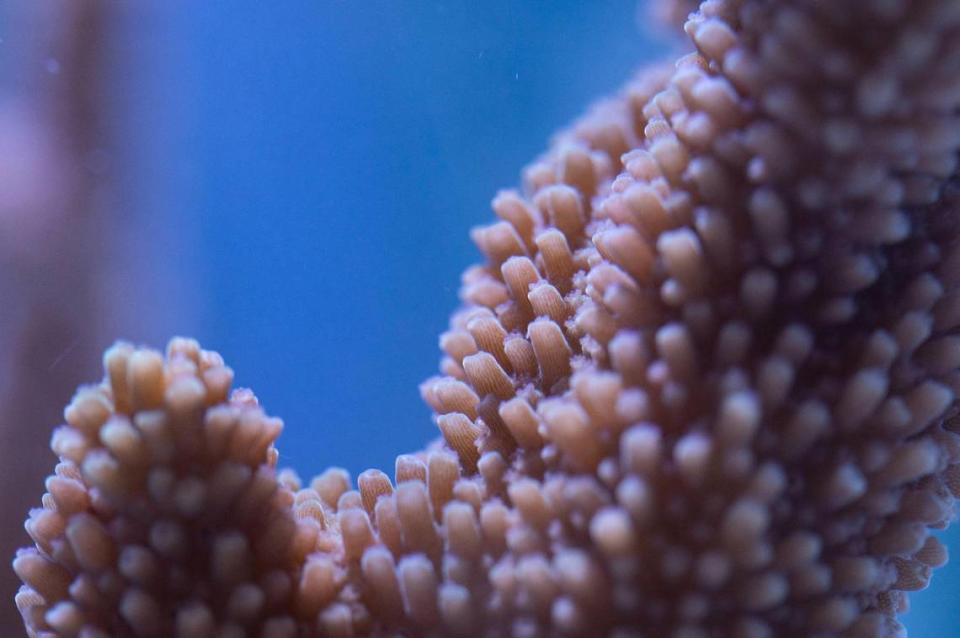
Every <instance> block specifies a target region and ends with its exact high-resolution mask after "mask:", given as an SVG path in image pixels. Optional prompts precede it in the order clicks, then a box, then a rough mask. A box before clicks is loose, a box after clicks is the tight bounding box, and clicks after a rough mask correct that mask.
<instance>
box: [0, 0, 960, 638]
mask: <svg viewBox="0 0 960 638" xmlns="http://www.w3.org/2000/svg"><path fill="white" fill-rule="evenodd" d="M854 7H855V9H856V10H855V11H854V10H853V9H854ZM685 31H686V33H687V34H688V35H689V37H690V39H691V41H692V43H693V44H694V46H695V49H696V50H695V52H693V53H691V54H689V55H688V56H686V57H684V58H682V59H681V60H679V61H678V62H677V64H676V65H674V66H673V67H669V68H667V67H664V68H656V69H653V70H650V71H646V72H644V73H641V74H640V76H639V77H638V79H636V80H635V81H634V82H632V83H631V84H629V85H628V87H627V88H626V89H625V90H624V92H623V93H622V95H621V96H619V97H618V98H615V99H613V100H609V101H606V102H603V103H600V104H599V105H598V106H597V107H595V109H594V110H593V111H592V112H591V113H589V114H588V115H587V116H586V117H584V118H583V119H582V120H581V121H580V122H577V123H576V124H575V125H574V126H573V127H572V128H571V129H570V130H568V131H566V132H563V133H561V134H560V135H559V136H558V137H557V139H556V140H555V143H554V145H553V146H552V148H551V149H550V150H549V151H548V152H547V154H545V155H544V156H543V157H542V158H540V159H539V160H537V161H536V162H535V163H534V164H533V165H531V166H530V167H528V168H527V169H526V171H525V173H524V182H525V189H524V190H525V193H526V194H525V195H521V194H519V193H516V192H513V191H509V192H503V193H500V194H499V195H498V196H497V197H496V199H495V200H494V204H493V207H494V211H495V212H496V214H497V215H498V217H499V218H500V221H499V222H497V223H495V224H493V225H492V226H489V227H486V228H482V229H478V230H476V231H474V234H473V237H474V240H475V242H476V243H477V245H478V246H479V248H480V250H481V251H482V252H483V254H484V255H485V257H486V262H485V264H483V265H482V266H476V267H474V268H472V269H470V270H468V271H467V273H466V274H465V275H464V278H463V288H462V297H463V300H464V307H463V309H461V310H460V311H459V312H457V313H456V314H455V315H454V317H453V319H452V321H451V328H450V330H449V331H448V332H447V333H445V334H444V335H443V336H442V337H441V346H442V349H443V351H444V353H445V356H444V359H443V363H442V372H443V376H439V377H436V378H434V379H430V380H428V381H427V382H426V383H424V385H423V386H422V393H423V396H424V398H425V400H426V401H427V402H428V403H429V404H430V405H431V406H432V407H433V408H434V410H435V412H436V413H437V417H436V420H437V425H438V427H439V429H440V432H441V434H442V439H440V440H438V441H437V442H435V443H434V444H432V445H431V446H429V447H428V449H427V450H426V451H424V452H420V453H417V454H413V455H403V456H400V457H398V458H397V466H396V474H395V477H394V481H393V482H391V481H390V479H389V478H388V477H387V476H386V475H385V474H383V473H382V472H379V471H376V470H370V471H367V472H364V473H363V474H362V475H361V476H360V477H358V481H357V487H356V488H353V487H352V485H351V482H350V480H349V477H348V476H347V475H346V474H345V472H343V471H342V470H336V469H334V470H328V471H327V472H326V473H324V474H322V475H321V476H320V477H318V478H316V479H314V480H313V481H312V482H311V483H310V485H309V487H305V486H302V485H301V484H300V482H299V480H298V479H296V477H295V476H293V475H292V474H290V473H286V472H280V473H276V472H275V471H274V469H273V468H274V464H275V462H276V452H275V451H274V449H273V447H272V445H273V441H274V439H275V438H276V436H277V434H278V433H279V430H280V423H279V422H278V421H276V420H274V419H270V418H268V417H266V416H264V415H263V413H262V411H261V410H260V408H259V407H257V405H256V402H255V400H254V399H253V397H252V395H251V394H250V393H249V392H247V391H235V392H234V393H233V395H231V397H230V398H228V393H229V385H230V376H231V375H230V373H229V371H228V369H227V368H225V367H224V366H223V363H222V361H221V360H220V359H219V357H218V356H216V355H215V354H212V353H208V352H204V351H202V350H200V348H199V346H198V345H197V344H195V343H194V342H191V341H188V340H175V341H174V342H172V343H171V345H170V347H169V348H168V353H167V357H166V359H164V358H163V357H161V355H160V354H159V353H155V352H151V351H148V350H135V349H133V348H132V347H130V346H127V345H118V346H116V347H114V349H112V350H110V351H109V352H108V353H107V355H106V358H105V368H106V371H107V376H106V379H105V381H104V382H103V383H102V384H101V385H99V386H96V387H92V388H86V389H83V390H81V391H80V393H79V394H78V395H77V397H76V398H75V399H74V401H73V402H72V403H71V406H70V407H68V409H67V412H66V419H67V422H68V425H67V426H64V427H63V428H61V429H60V430H58V431H57V433H56V434H55V435H54V438H53V449H54V451H55V452H56V453H57V454H58V456H59V457H60V458H61V463H60V465H59V466H58V468H57V471H56V473H55V475H54V476H53V477H51V478H50V480H49V481H48V484H47V494H45V495H44V498H43V505H44V506H43V508H41V509H38V510H35V511H34V512H33V513H32V514H31V518H30V520H29V521H28V523H27V527H28V531H30V533H31V535H32V536H33V538H34V540H35V542H36V547H35V548H33V549H29V550H24V551H23V552H22V553H21V554H20V555H19V556H18V557H17V559H16V561H15V569H16V570H17V572H18V574H20V576H21V577H22V578H23V580H24V582H25V583H26V586H25V587H24V589H23V590H21V593H20V595H19V596H18V604H19V606H20V608H21V610H22V612H23V614H24V618H25V620H26V624H27V627H28V629H29V630H30V631H31V632H33V633H35V634H37V635H42V634H52V635H85V636H95V635H127V634H133V635H150V634H151V633H153V634H158V635H172V634H173V635H180V636H191V637H192V636H208V635H225V636H227V635H229V636H232V635H237V636H240V635H264V636H295V635H332V636H349V635H464V636H471V635H485V636H497V635H513V636H554V635H561V636H562V635H571V636H572V635H613V636H657V637H660V636H673V637H684V638H698V637H701V636H703V637H707V636H728V635H729V636H743V637H751V638H753V637H756V638H761V637H766V636H812V635H816V636H849V637H861V636H864V637H866V636H898V635H902V633H903V628H902V626H901V625H900V624H899V623H898V622H897V620H896V614H897V613H898V612H899V611H901V610H902V608H903V606H904V604H905V600H906V598H905V593H904V592H906V591H910V590H914V589H917V588H920V587H923V586H925V585H926V584H927V582H928V580H929V577H930V572H931V570H932V569H933V568H935V567H937V566H939V565H941V564H942V563H943V562H944V561H945V560H946V550H945V548H944V547H943V546H942V545H940V543H939V542H938V541H937V540H936V539H935V538H933V537H931V536H929V534H928V529H929V528H931V527H934V528H937V527H943V526H945V525H946V524H947V523H948V522H949V520H950V518H951V517H952V514H953V505H954V500H955V497H956V496H957V494H958V493H960V466H958V465H957V462H958V461H960V437H958V435H957V433H956V431H955V430H956V429H957V420H956V392H957V390H958V387H960V376H958V368H960V340H958V339H957V337H956V334H955V333H956V332H957V327H958V325H960V288H958V284H960V243H958V225H960V208H958V206H960V202H958V201H957V197H958V196H957V190H956V186H955V175H956V172H957V166H956V162H957V151H958V148H960V135H958V131H960V126H957V124H958V122H957V112H958V107H960V83H958V80H960V68H958V59H960V58H958V51H960V3H954V2H940V1H935V0H927V1H923V0H918V1H916V2H911V3H906V2H896V1H894V2H890V1H888V0H868V1H865V2H858V3H856V4H855V5H854V4H853V3H852V2H836V3H814V2H806V1H802V0H795V1H784V2H777V3H773V2H765V1H762V0H708V1H706V2H704V3H703V4H701V6H700V9H699V11H698V12H697V13H695V14H693V15H692V16H691V17H690V19H689V20H688V21H687V22H686V25H685Z"/></svg>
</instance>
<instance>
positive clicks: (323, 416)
mask: <svg viewBox="0 0 960 638" xmlns="http://www.w3.org/2000/svg"><path fill="white" fill-rule="evenodd" d="M644 15H645V14H644V13H643V11H642V10H641V11H639V12H638V8H637V4H636V1H635V0H616V1H613V0H611V1H605V2H571V1H554V2H549V3H547V2H525V3H519V2H508V1H506V0H491V1H487V2H482V3H480V2H425V1H411V2H399V1H397V2H385V1H367V2H363V3H357V2H330V1H326V0H309V1H308V0H300V1H293V0H291V1H285V2H254V1H247V0H245V1H234V2H226V1H223V0H210V1H207V2H196V3H186V2H171V3H164V4H160V3H147V2H144V3H142V4H137V3H133V6H131V7H127V8H125V9H123V10H122V12H121V15H120V17H119V18H118V19H120V20H122V21H123V23H124V24H123V29H124V32H125V33H126V35H125V36H124V38H123V39H122V40H121V41H120V42H118V43H117V44H116V46H117V47H118V54H119V55H118V56H117V58H116V59H117V62H116V66H117V68H116V73H117V77H118V81H120V82H121V83H122V86H123V91H122V97H121V103H120V104H118V108H117V109H116V113H117V117H118V118H120V120H119V124H120V127H121V130H123V131H125V133H124V134H123V135H121V136H120V137H121V139H120V140H119V147H118V151H117V161H118V162H121V163H122V164H123V167H124V169H123V171H122V172H123V174H124V175H125V178H124V181H123V182H122V183H121V184H120V187H119V190H118V198H119V202H120V204H121V205H122V207H123V208H124V211H125V212H124V215H125V216H126V221H125V222H124V227H123V229H122V231H121V232H122V236H123V241H121V242H119V243H120V244H121V245H119V246H117V247H116V250H117V252H118V254H119V256H120V258H121V259H122V260H126V263H128V264H129V268H121V269H119V270H118V271H117V272H115V273H114V274H113V275H112V276H113V277H114V279H115V281H114V282H113V286H114V290H115V292H116V294H115V296H114V298H115V300H116V304H117V305H118V306H120V307H122V308H124V309H126V312H119V313H118V314H117V316H116V317H107V318H105V319H104V321H105V322H107V323H109V324H110V326H109V330H110V332H111V333H112V334H117V335H121V336H124V337H125V338H128V339H132V340H135V341H141V342H147V343H150V344H153V345H157V346H159V345H162V344H163V343H165V341H166V339H167V338H168V337H169V336H170V335H171V334H188V335H195V336H197V337H198V338H199V339H200V340H201V342H202V343H203V344H204V345H205V346H206V347H208V348H213V349H216V350H218V351H220V352H221V353H222V354H223V355H224V357H225V358H226V360H227V361H228V362H229V364H230V365H231V366H232V367H233V368H234V369H235V371H236V373H237V382H238V383H239V384H240V385H244V386H249V387H252V388H254V389H255V391H256V393H257V395H258V396H259V398H260V400H261V402H262V403H263V404H264V405H265V407H266V409H267V410H268V411H269V412H270V413H272V414H276V415H278V416H281V417H283V419H284V420H285V423H286V430H285V432H284V434H283V436H282V438H281V440H280V444H279V448H280V451H281V455H282V456H281V463H282V464H283V465H287V466H292V467H294V468H295V469H297V470H298V471H299V472H300V473H301V475H302V476H304V477H309V476H311V475H313V474H315V473H317V472H319V471H320V470H322V469H323V468H325V467H327V466H329V465H341V466H344V467H346V468H347V469H349V470H350V471H351V473H352V474H353V475H354V476H356V475H357V473H359V472H360V471H361V470H363V469H365V468H367V467H378V468H381V469H384V470H385V471H387V472H388V473H389V474H392V464H393V459H394V457H395V455H396V454H397V453H399V452H403V451H408V450H412V449H416V448H418V447H419V446H421V445H422V444H423V443H424V442H425V441H426V440H428V439H430V438H432V437H433V436H434V434H435V430H434V426H433V424H432V423H431V420H430V415H429V411H428V410H427V409H426V408H425V407H424V405H423V404H422V402H421V400H420V397H419V394H418V390H417V386H418V384H419V383H420V382H421V381H422V380H424V379H425V378H427V377H428V376H430V375H432V374H434V373H435V371H436V369H437V363H438V361H439V350H438V347H437V337H438V335H439V334H440V332H442V331H443V330H444V329H445V327H446V325H447V319H448V316H449V314H450V312H451V311H452V310H453V309H454V308H455V307H456V306H457V304H458V300H457V288H458V281H459V280H458V277H459V274H460V272H461V271H462V270H463V269H464V268H465V267H466V266H468V265H469V264H470V263H472V262H474V261H476V260H477V259H478V258H479V256H478V254H477V252H476V250H475V249H474V248H473V246H472V245H471V243H470V241H469V238H468V230H469V228H470V227H471V226H474V225H477V224H480V223H484V222H486V221H488V220H490V219H491V217H492V213H491V212H490V210H489V201H490V199H491V198H492V196H493V195H494V193H495V192H496V191H497V189H499V188H503V187H510V186H514V185H516V184H517V183H518V176H519V171H520V169H521V168H522V167H523V166H524V165H525V164H526V163H527V162H529V161H530V160H531V159H533V158H534V157H535V156H536V155H537V154H538V153H539V152H541V150H543V149H544V148H545V145H546V142H547V139H548V138H549V136H550V134H551V133H552V132H554V131H555V130H556V129H558V128H559V127H561V126H563V125H565V124H566V123H568V122H569V121H571V120H572V119H573V118H574V117H576V116H577V115H578V114H580V113H581V112H582V111H583V110H584V108H585V107H586V106H587V105H588V104H589V103H590V101H591V100H592V99H594V98H595V97H597V96H600V95H603V94H606V93H609V92H611V91H614V90H615V89H616V88H617V87H618V85H619V84H620V83H622V82H623V81H624V80H625V79H626V78H627V77H628V76H629V74H630V73H631V71H632V70H633V69H634V68H635V67H636V66H637V65H638V63H641V62H643V61H645V60H650V59H652V58H654V57H657V56H659V55H669V50H668V48H667V47H669V46H670V45H669V44H667V43H668V42H669V40H668V39H667V38H664V37H662V36H660V37H659V38H658V37H657V36H655V35H654V34H653V32H652V31H650V30H648V29H650V27H648V26H646V25H644V24H642V23H643V22H644V20H642V19H638V16H639V18H642V17H643V16H644ZM654 28H655V27H654ZM949 536H951V537H952V545H953V547H954V548H955V549H958V550H960V534H958V533H957V532H951V533H950V534H949ZM934 583H935V586H934V587H933V588H932V590H930V591H928V592H923V593H919V594H915V595H913V596H912V601H913V609H914V610H913V611H912V612H911V613H909V614H908V615H907V616H906V617H905V622H906V624H907V625H908V628H909V630H910V634H911V636H920V637H930V638H939V637H943V638H947V637H954V636H957V635H958V633H960V631H958V629H957V628H958V627H960V560H958V561H957V562H955V563H953V564H951V566H949V567H947V568H944V569H942V570H940V571H939V572H938V573H937V575H936V576H935V578H934Z"/></svg>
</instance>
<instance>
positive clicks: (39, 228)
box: [0, 0, 183, 636]
mask: <svg viewBox="0 0 960 638" xmlns="http://www.w3.org/2000/svg"><path fill="white" fill-rule="evenodd" d="M160 6H161V5H160V4H159V3H154V2H144V3H137V4H136V5H134V6H129V7H122V5H120V4H119V3H112V2H101V1H99V0H14V1H13V2H10V3H6V4H5V5H4V6H2V7H0V14H2V15H0V507H2V509H3V511H4V512H5V517H4V520H3V522H2V524H0V553H2V555H3V556H5V557H7V559H9V558H12V557H13V555H14V552H15V551H16V548H18V547H20V546H23V545H26V544H28V543H29V537H28V536H27V534H26V532H25V531H24V529H23V524H22V521H23V520H24V517H25V515H26V513H27V512H28V511H29V509H30V508H31V507H36V506H38V505H39V500H38V499H39V497H40V494H41V493H42V486H43V481H44V477H45V476H46V475H47V474H48V473H49V471H50V468H51V467H53V464H54V461H55V459H54V458H53V455H52V453H51V452H50V451H49V449H48V444H49V438H50V433H51V431H52V429H53V428H54V427H55V426H56V425H57V424H58V423H60V422H61V421H62V419H63V416H62V410H63V406H64V405H65V404H66V402H67V401H69V399H70V396H71V395H72V393H73V391H74V390H75V389H76V387H77V385H78V384H79V383H82V382H85V381H86V382H92V381H96V380H97V378H98V377H99V376H100V370H99V359H100V353H101V352H102V350H103V349H104V347H105V346H107V345H109V343H110V342H111V341H112V339H113V338H115V336H116V335H118V334H125V335H129V337H130V338H133V339H143V340H156V339H158V338H160V337H159V335H158V333H159V330H156V329H155V327H156V326H158V325H160V321H159V319H160V317H157V316H155V313H150V314H147V315H146V316H142V317H140V316H138V307H139V306H142V305H143V301H144V300H145V299H149V298H150V297H151V296H152V295H156V294H157V286H158V285H163V284H162V283H161V284H158V282H161V281H162V280H164V278H165V277H166V275H167V273H164V272H163V271H162V269H154V268H152V267H150V266H149V263H150V262H151V259H150V256H151V255H150V249H149V247H147V248H145V247H144V246H145V245H146V246H149V245H157V244H155V243H154V242H146V241H144V242H142V243H138V242H136V241H132V239H131V238H132V237H134V236H135V230H136V229H137V228H140V227H142V226H143V222H142V219H138V218H135V217H134V216H131V215H129V214H127V212H126V211H129V210H132V209H134V208H137V206H136V202H135V199H136V197H138V196H139V195H134V194H132V190H133V188H132V186H131V179H132V177H131V172H132V171H131V170H130V168H129V166H130V162H129V161H128V157H130V156H132V155H136V153H137V152H138V151H137V150H133V149H136V145H137V139H136V136H135V135H134V136H131V135H130V134H129V133H130V131H131V130H134V129H133V127H131V126H129V122H127V121H125V120H124V116H123V113H121V112H120V111H121V110H122V105H123V104H124V99H125V98H124V93H125V91H126V88H127V86H128V85H129V84H130V83H132V82H134V81H140V82H141V83H142V80H135V79H134V78H133V76H132V75H131V74H130V73H128V72H127V71H128V69H129V65H133V64H137V63H148V61H147V60H145V59H144V56H145V55H147V54H146V53H144V51H146V50H148V48H147V47H143V46H142V45H143V44H144V42H143V41H142V40H141V41H136V40H135V39H134V38H132V37H131V35H142V34H138V33H137V29H138V28H140V29H142V27H137V26H136V25H144V24H150V22H149V20H146V19H145V18H147V17H149V15H150V14H155V15H160V14H159V13H158V12H159V7H160ZM140 150H144V149H140ZM146 150H147V152H149V149H146ZM176 232H177V233H182V232H183V230H182V229H178V230H177V231H176ZM163 234H164V233H163V232H160V233H158V235H157V236H158V237H160V236H162V235H163ZM159 245H163V242H162V241H161V242H160V244H159ZM161 296H162V295H161ZM166 305H167V306H168V307H170V312H171V313H173V312H175V310H174V309H173V308H172V307H171V306H172V305H174V304H166ZM161 314H162V313H161ZM161 343H162V341H161ZM18 586H19V583H18V581H17V579H16V577H15V575H14V574H13V573H12V570H9V569H3V570H0V599H2V600H3V601H4V602H3V604H2V605H0V635H3V636H14V635H20V634H22V631H23V630H22V624H21V621H20V617H19V614H18V613H17V611H16V608H15V606H14V604H13V595H14V593H15V592H16V590H17V587H18Z"/></svg>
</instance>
